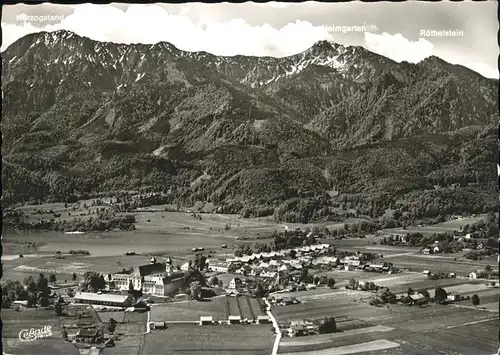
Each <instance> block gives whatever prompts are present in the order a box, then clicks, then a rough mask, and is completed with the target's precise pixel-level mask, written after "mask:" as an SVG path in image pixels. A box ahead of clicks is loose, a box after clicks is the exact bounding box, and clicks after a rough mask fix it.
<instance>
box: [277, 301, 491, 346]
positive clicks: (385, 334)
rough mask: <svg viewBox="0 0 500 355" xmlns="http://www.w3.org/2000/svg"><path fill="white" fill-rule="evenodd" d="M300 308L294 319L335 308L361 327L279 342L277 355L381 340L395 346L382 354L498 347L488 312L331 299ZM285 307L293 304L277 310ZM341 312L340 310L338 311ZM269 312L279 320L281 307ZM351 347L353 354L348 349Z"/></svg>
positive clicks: (447, 307) (432, 305)
mask: <svg viewBox="0 0 500 355" xmlns="http://www.w3.org/2000/svg"><path fill="white" fill-rule="evenodd" d="M300 306H303V307H307V308H308V309H305V310H304V311H302V310H299V311H297V313H296V314H298V315H300V314H301V313H303V316H304V317H306V316H308V315H309V314H312V313H313V312H314V311H316V310H318V314H319V313H321V312H319V310H320V309H324V311H323V313H324V314H325V316H327V315H333V316H337V315H336V314H335V312H334V311H329V309H333V310H335V309H337V310H340V312H339V311H337V314H338V313H346V314H348V315H349V316H350V317H352V318H359V319H361V320H364V321H365V322H367V327H365V328H362V329H359V330H357V329H354V330H346V331H342V328H341V326H339V329H340V330H341V332H340V333H335V334H328V335H320V336H311V337H304V338H283V339H282V341H281V343H280V350H279V352H280V353H287V354H288V353H292V352H294V353H296V352H300V351H304V354H305V353H308V354H323V353H324V354H350V353H358V352H360V351H361V350H360V347H359V346H357V345H362V344H365V343H368V342H385V341H389V342H391V343H396V344H397V347H396V346H394V348H391V349H390V350H384V354H394V355H395V354H398V355H399V354H422V355H423V354H430V353H433V354H436V353H440V352H441V351H446V353H447V354H448V353H449V354H466V355H469V354H470V355H476V354H479V355H481V354H484V355H491V354H493V353H494V352H495V351H496V349H497V348H498V345H497V338H498V314H495V313H491V312H485V311H481V310H476V309H471V308H458V307H453V306H442V305H434V304H430V305H428V306H425V307H422V308H419V307H405V306H402V305H391V307H390V308H377V307H371V306H368V305H351V304H348V303H345V304H343V305H342V304H339V303H338V302H337V301H331V300H330V301H322V302H314V304H311V305H308V306H304V305H300ZM289 307H293V306H288V307H282V308H283V309H286V308H289ZM364 307H371V308H372V309H373V313H372V314H370V311H369V308H364ZM342 308H343V309H344V310H345V312H342ZM291 312H292V311H291ZM273 313H274V314H276V315H277V318H278V319H279V320H280V321H281V319H283V313H282V312H281V308H278V307H277V308H273ZM280 317H281V319H280ZM337 317H338V316H337ZM338 324H339V325H340V324H342V323H341V322H339V323H338ZM472 329H474V331H472ZM476 332H477V333H476ZM348 347H352V348H353V351H346V348H347V349H348ZM355 349H357V350H356V351H354V350H355ZM388 349H389V348H388ZM379 350H383V348H380V349H379ZM366 351H370V349H367V350H366ZM371 351H375V349H372V350H371ZM375 353H378V352H375Z"/></svg>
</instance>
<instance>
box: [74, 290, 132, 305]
mask: <svg viewBox="0 0 500 355" xmlns="http://www.w3.org/2000/svg"><path fill="white" fill-rule="evenodd" d="M73 299H74V301H75V303H85V304H94V305H101V306H112V307H130V306H132V299H131V298H130V297H129V296H122V295H110V294H97V293H92V292H79V293H77V294H76V295H75V297H74V298H73Z"/></svg>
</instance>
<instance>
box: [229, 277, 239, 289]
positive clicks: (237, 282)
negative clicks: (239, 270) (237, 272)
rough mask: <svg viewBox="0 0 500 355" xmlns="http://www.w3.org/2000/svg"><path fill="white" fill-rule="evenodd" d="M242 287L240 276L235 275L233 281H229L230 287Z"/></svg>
mask: <svg viewBox="0 0 500 355" xmlns="http://www.w3.org/2000/svg"><path fill="white" fill-rule="evenodd" d="M240 287H241V279H240V278H238V277H235V278H234V279H232V280H231V281H229V288H230V289H233V290H235V289H237V288H240Z"/></svg>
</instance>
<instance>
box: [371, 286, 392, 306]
mask: <svg viewBox="0 0 500 355" xmlns="http://www.w3.org/2000/svg"><path fill="white" fill-rule="evenodd" d="M396 301H397V297H396V295H395V294H394V293H392V292H391V291H390V290H389V288H387V287H384V288H379V289H378V291H377V293H376V294H375V295H373V296H372V298H371V299H370V302H369V303H370V304H371V305H372V306H379V305H381V304H387V303H391V304H394V303H396Z"/></svg>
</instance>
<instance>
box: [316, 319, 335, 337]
mask: <svg viewBox="0 0 500 355" xmlns="http://www.w3.org/2000/svg"><path fill="white" fill-rule="evenodd" d="M336 331H337V322H336V321H335V318H334V317H328V318H325V319H324V320H323V321H322V322H321V324H320V325H319V333H320V334H327V333H335V332H336Z"/></svg>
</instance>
